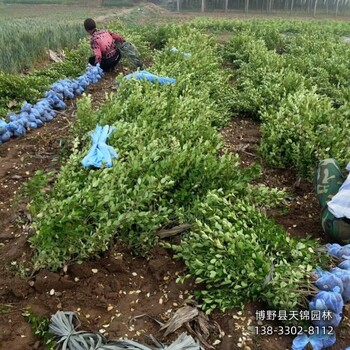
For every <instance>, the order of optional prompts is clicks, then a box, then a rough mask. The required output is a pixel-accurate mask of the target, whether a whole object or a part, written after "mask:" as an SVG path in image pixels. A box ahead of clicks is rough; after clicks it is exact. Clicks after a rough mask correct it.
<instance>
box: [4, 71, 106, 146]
mask: <svg viewBox="0 0 350 350" xmlns="http://www.w3.org/2000/svg"><path fill="white" fill-rule="evenodd" d="M102 75H103V71H102V69H101V68H100V67H99V66H96V67H93V66H91V65H88V67H87V68H86V72H85V73H84V74H83V75H81V76H80V77H78V78H76V79H74V80H70V79H62V80H59V81H57V82H56V83H54V84H52V85H51V88H50V90H49V91H47V92H46V93H45V98H43V99H42V100H40V101H38V102H37V103H36V104H35V105H32V104H30V103H28V102H25V103H24V104H23V106H22V109H21V111H20V112H19V113H18V114H14V113H9V115H8V122H7V121H2V120H0V144H1V143H3V142H6V141H8V140H9V139H10V138H11V137H12V136H23V135H24V134H25V133H26V131H27V129H36V128H40V127H41V126H43V125H44V123H45V122H49V121H51V120H52V119H53V118H55V116H56V111H55V110H63V109H65V108H66V104H65V103H64V99H72V98H73V97H74V96H76V95H81V94H82V92H83V91H84V90H85V89H86V88H87V86H88V85H90V84H91V83H94V84H95V83H97V82H98V81H99V80H100V79H101V78H102Z"/></svg>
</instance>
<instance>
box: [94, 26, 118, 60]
mask: <svg viewBox="0 0 350 350" xmlns="http://www.w3.org/2000/svg"><path fill="white" fill-rule="evenodd" d="M115 40H118V41H119V42H120V43H123V42H124V41H125V40H124V38H123V37H122V36H120V35H118V34H116V33H113V32H110V31H107V30H95V31H94V32H93V33H92V36H91V40H90V43H91V47H92V50H93V51H94V54H95V58H96V63H101V59H102V58H105V59H108V58H111V57H112V56H113V55H114V54H115V52H116V49H117V46H116V44H115V42H114V41H115Z"/></svg>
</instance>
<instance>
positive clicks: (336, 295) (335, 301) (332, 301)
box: [309, 287, 344, 314]
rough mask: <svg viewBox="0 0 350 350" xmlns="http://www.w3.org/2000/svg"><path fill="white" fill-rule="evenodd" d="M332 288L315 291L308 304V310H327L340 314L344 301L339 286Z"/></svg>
mask: <svg viewBox="0 0 350 350" xmlns="http://www.w3.org/2000/svg"><path fill="white" fill-rule="evenodd" d="M334 290H335V291H330V292H323V291H322V292H319V293H317V294H316V295H315V296H314V297H313V299H312V301H311V302H310V304H309V305H310V310H329V311H332V312H334V313H335V314H341V313H342V312H343V307H344V301H343V298H342V296H341V294H340V290H339V288H337V287H335V288H334Z"/></svg>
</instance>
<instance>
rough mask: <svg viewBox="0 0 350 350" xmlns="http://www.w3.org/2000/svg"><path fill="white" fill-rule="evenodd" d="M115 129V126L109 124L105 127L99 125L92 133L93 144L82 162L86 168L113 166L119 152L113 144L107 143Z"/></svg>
mask: <svg viewBox="0 0 350 350" xmlns="http://www.w3.org/2000/svg"><path fill="white" fill-rule="evenodd" d="M114 130H115V128H114V127H109V125H105V126H103V127H102V126H100V125H97V126H96V128H95V130H94V132H93V133H90V136H91V139H92V146H91V148H90V150H89V152H88V154H87V155H86V157H85V158H84V159H83V160H82V162H81V163H82V165H83V166H84V167H85V168H88V167H95V168H101V167H102V166H105V167H107V168H110V167H111V166H112V159H113V158H118V154H117V153H116V152H115V150H114V149H113V147H112V146H108V145H107V144H106V141H107V139H108V137H109V136H110V135H111V133H112V132H113V131H114Z"/></svg>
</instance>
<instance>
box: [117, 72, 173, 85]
mask: <svg viewBox="0 0 350 350" xmlns="http://www.w3.org/2000/svg"><path fill="white" fill-rule="evenodd" d="M124 78H125V79H132V78H135V79H137V80H148V81H151V82H152V83H155V82H158V84H159V85H167V84H174V83H175V82H176V79H174V78H168V77H158V76H157V75H154V74H152V73H150V72H147V71H146V70H141V71H139V72H135V73H130V74H128V75H126V76H125V77H124Z"/></svg>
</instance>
